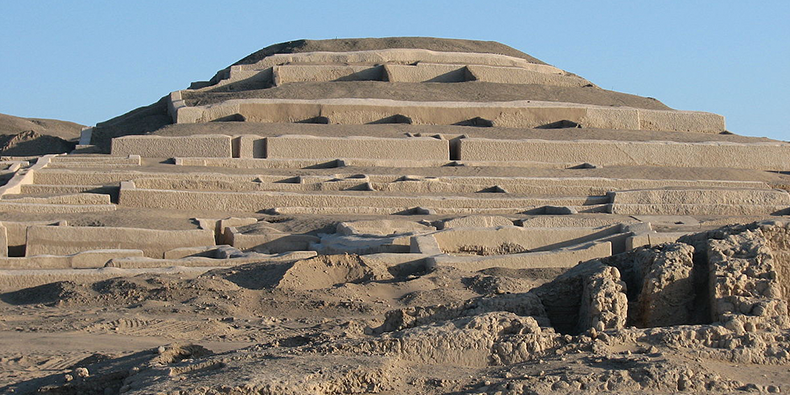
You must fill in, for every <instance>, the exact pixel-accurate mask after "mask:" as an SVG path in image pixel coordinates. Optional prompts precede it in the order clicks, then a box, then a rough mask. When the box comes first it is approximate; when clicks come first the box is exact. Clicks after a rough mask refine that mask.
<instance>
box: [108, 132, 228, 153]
mask: <svg viewBox="0 0 790 395" xmlns="http://www.w3.org/2000/svg"><path fill="white" fill-rule="evenodd" d="M231 140H232V138H231V137H230V136H224V135H214V134H211V135H192V136H179V137H163V136H145V135H143V136H137V135H134V136H123V137H116V138H113V139H112V149H111V155H113V156H127V155H140V156H141V157H144V158H173V157H176V156H199V157H210V158H212V157H214V158H216V157H218V158H230V157H232V156H233V146H232V142H231Z"/></svg>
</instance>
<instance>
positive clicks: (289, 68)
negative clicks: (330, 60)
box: [272, 64, 383, 85]
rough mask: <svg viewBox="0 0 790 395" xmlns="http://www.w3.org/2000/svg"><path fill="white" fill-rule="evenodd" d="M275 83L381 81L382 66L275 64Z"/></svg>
mask: <svg viewBox="0 0 790 395" xmlns="http://www.w3.org/2000/svg"><path fill="white" fill-rule="evenodd" d="M272 72H273V75H274V85H282V84H288V83H292V82H327V81H381V80H382V78H383V67H382V66H373V67H371V66H350V65H303V64H300V65H282V66H274V69H273V70H272Z"/></svg>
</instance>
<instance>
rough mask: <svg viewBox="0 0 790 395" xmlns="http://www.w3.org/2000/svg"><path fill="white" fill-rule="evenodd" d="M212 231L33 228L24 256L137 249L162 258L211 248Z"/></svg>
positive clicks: (147, 254)
mask: <svg viewBox="0 0 790 395" xmlns="http://www.w3.org/2000/svg"><path fill="white" fill-rule="evenodd" d="M214 243H215V242H214V232H213V231H211V230H156V229H137V228H113V227H72V226H33V227H29V228H28V230H27V251H26V256H34V255H69V254H75V253H78V252H81V251H86V250H102V249H139V250H142V251H143V252H144V253H145V256H147V257H151V258H162V257H163V256H164V253H165V251H168V250H171V249H173V248H177V247H197V246H210V245H214Z"/></svg>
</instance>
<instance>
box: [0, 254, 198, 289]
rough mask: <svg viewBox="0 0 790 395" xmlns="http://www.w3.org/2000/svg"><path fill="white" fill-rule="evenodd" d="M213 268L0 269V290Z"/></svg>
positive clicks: (192, 272) (184, 274)
mask: <svg viewBox="0 0 790 395" xmlns="http://www.w3.org/2000/svg"><path fill="white" fill-rule="evenodd" d="M137 259H139V258H137ZM211 269H213V268H211V267H209V268H187V267H178V268H173V267H168V268H152V269H118V268H113V269H109V270H108V269H107V268H99V269H38V270H0V292H11V291H16V290H19V289H23V288H30V287H36V286H39V285H43V284H49V283H53V282H56V281H73V282H75V283H80V284H89V283H94V282H96V281H102V280H107V279H110V278H115V277H131V276H136V275H138V274H144V273H159V274H178V275H180V276H181V277H187V276H190V277H191V276H197V275H200V274H202V273H205V272H206V271H208V270H211Z"/></svg>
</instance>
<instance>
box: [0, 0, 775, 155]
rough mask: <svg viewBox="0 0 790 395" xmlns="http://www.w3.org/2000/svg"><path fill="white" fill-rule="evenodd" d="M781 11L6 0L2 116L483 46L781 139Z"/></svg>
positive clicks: (129, 102) (78, 116)
mask: <svg viewBox="0 0 790 395" xmlns="http://www.w3.org/2000/svg"><path fill="white" fill-rule="evenodd" d="M789 21H790V2H788V1H786V0H783V1H761V2H744V1H716V2H714V1H706V2H703V1H689V2H680V1H595V2H593V1H487V2H482V1H464V0H455V1H433V2H428V1H408V0H406V1H397V2H390V1H378V2H377V1H367V2H362V1H314V2H308V1H277V2H269V1H223V2H208V1H180V0H179V1H147V0H140V1H80V0H73V1H54V0H52V1H38V0H28V1H24V2H23V1H3V2H2V3H1V4H0V37H2V38H0V75H2V76H3V78H2V79H0V113H6V114H11V115H17V116H25V117H40V118H56V119H64V120H71V121H74V122H79V123H82V124H86V125H92V124H95V123H96V122H101V121H103V120H106V119H109V118H112V117H114V116H116V115H120V114H122V113H125V112H127V111H129V110H132V109H134V108H136V107H139V106H143V105H147V104H150V103H152V102H154V101H156V100H157V99H159V98H160V97H162V96H164V95H165V94H167V93H168V92H170V91H173V90H177V89H183V88H186V87H187V86H188V85H189V83H190V82H191V81H198V80H205V79H208V78H210V77H211V76H213V75H214V73H215V72H216V71H217V70H219V69H222V68H224V67H226V66H227V65H229V64H231V63H233V62H235V61H236V60H238V59H240V58H242V57H244V56H245V55H247V54H249V53H251V52H254V51H256V50H258V49H260V48H263V47H265V46H267V45H269V44H273V43H277V42H282V41H289V40H294V39H299V38H311V39H321V38H336V37H338V38H344V37H387V36H434V37H447V38H467V39H477V40H493V41H499V42H501V43H504V44H507V45H510V46H511V47H514V48H516V49H519V50H521V51H523V52H526V53H528V54H530V55H532V56H535V57H537V58H539V59H541V60H543V61H545V62H547V63H550V64H553V65H555V66H557V67H560V68H562V69H565V70H568V71H571V72H574V73H576V74H579V75H581V76H583V77H585V78H587V79H589V80H591V81H592V82H594V83H596V84H597V85H599V86H601V87H603V88H606V89H614V90H618V91H622V92H627V93H633V94H637V95H642V96H651V97H655V98H657V99H659V100H661V101H663V102H664V103H666V104H667V105H669V106H671V107H673V108H677V109H682V110H699V111H710V112H715V113H718V114H722V115H724V116H725V117H726V118H727V125H728V129H729V130H731V131H733V132H735V133H738V134H743V135H751V136H768V137H772V138H776V139H782V140H790V122H789V121H788V119H787V118H788V114H790V22H789Z"/></svg>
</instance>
